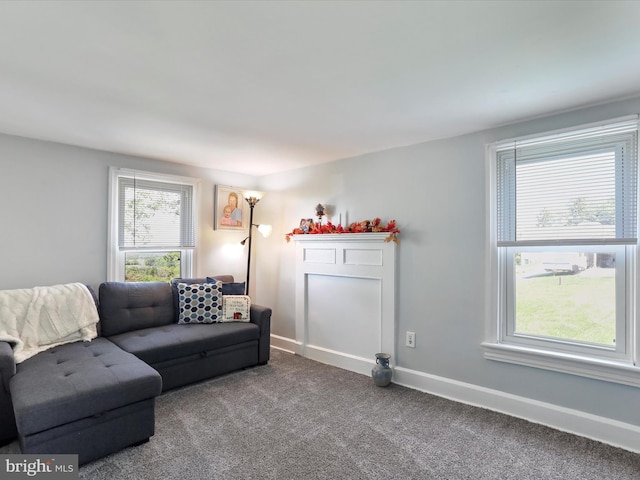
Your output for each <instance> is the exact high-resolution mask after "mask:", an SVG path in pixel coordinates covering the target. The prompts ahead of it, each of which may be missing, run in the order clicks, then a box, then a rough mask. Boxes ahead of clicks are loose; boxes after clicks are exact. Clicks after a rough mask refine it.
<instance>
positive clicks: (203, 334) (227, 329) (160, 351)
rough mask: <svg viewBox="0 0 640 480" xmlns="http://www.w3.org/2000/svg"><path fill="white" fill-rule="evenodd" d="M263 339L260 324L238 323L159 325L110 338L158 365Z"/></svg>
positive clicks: (148, 361)
mask: <svg viewBox="0 0 640 480" xmlns="http://www.w3.org/2000/svg"><path fill="white" fill-rule="evenodd" d="M259 338H260V328H259V327H258V325H256V324H254V323H239V322H238V323H215V324H203V325H198V324H193V325H178V324H173V325H165V326H164V327H159V328H147V329H142V330H137V331H134V332H127V333H121V334H119V335H114V336H112V337H110V338H109V340H111V341H112V342H113V343H115V344H116V345H118V346H119V347H121V348H122V349H123V350H126V351H127V352H131V353H133V354H134V355H136V356H137V357H138V358H140V359H141V360H144V361H145V362H147V363H149V364H150V365H154V364H157V363H160V362H164V361H167V360H172V359H175V358H181V357H188V356H190V355H194V354H201V353H204V352H210V351H212V350H217V349H220V348H224V347H228V346H234V345H239V344H242V343H244V342H250V341H255V342H257V341H258V339H259Z"/></svg>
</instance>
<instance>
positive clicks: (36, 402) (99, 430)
mask: <svg viewBox="0 0 640 480" xmlns="http://www.w3.org/2000/svg"><path fill="white" fill-rule="evenodd" d="M10 390H11V397H12V400H13V408H14V412H15V420H16V425H17V430H18V439H19V442H20V448H21V450H22V453H26V454H28V453H38V454H43V453H52V454H54V453H56V454H60V453H73V454H78V462H79V464H84V463H87V462H89V461H91V460H95V459H97V458H100V457H102V456H105V455H107V454H109V453H112V452H115V451H118V450H120V449H122V448H125V447H128V446H131V445H136V444H140V443H143V442H145V441H147V440H148V439H149V437H151V436H152V435H153V434H154V405H155V397H156V396H158V395H159V394H160V392H161V390H162V380H161V378H160V375H159V374H158V372H156V371H155V370H154V369H153V368H151V367H150V366H149V365H147V364H146V363H144V362H143V361H141V360H140V359H138V358H136V357H135V356H134V355H132V354H130V353H127V352H125V351H123V350H122V349H120V348H118V347H117V346H116V345H114V344H113V343H112V342H110V341H108V340H106V339H105V338H100V337H98V338H96V339H94V340H93V341H91V342H75V343H69V344H66V345H60V346H57V347H54V348H51V349H49V350H46V351H44V352H41V353H39V354H38V355H36V356H34V357H31V358H29V359H27V360H25V361H24V362H22V363H20V364H18V365H17V372H16V375H14V376H13V377H12V378H11V381H10Z"/></svg>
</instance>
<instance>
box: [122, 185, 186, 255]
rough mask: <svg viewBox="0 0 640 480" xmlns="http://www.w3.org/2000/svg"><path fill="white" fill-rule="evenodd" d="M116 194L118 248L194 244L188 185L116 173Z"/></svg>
mask: <svg viewBox="0 0 640 480" xmlns="http://www.w3.org/2000/svg"><path fill="white" fill-rule="evenodd" d="M118 197H119V201H118V206H119V215H118V246H119V248H120V249H121V250H126V249H146V248H148V249H167V248H194V247H195V235H194V226H193V215H192V209H193V187H192V185H185V184H178V183H165V182H158V181H153V180H145V179H139V178H135V177H119V179H118Z"/></svg>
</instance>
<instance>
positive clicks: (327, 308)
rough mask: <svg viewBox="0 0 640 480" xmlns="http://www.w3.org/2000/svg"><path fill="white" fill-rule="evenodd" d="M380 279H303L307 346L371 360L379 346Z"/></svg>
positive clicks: (335, 277) (337, 277) (336, 277)
mask: <svg viewBox="0 0 640 480" xmlns="http://www.w3.org/2000/svg"><path fill="white" fill-rule="evenodd" d="M380 291H381V285H380V279H371V278H357V277H341V276H331V275H308V276H307V298H308V300H307V343H308V344H309V345H312V346H314V347H320V348H323V349H328V350H332V351H335V352H340V353H346V354H349V355H355V356H358V357H363V358H374V355H375V353H377V352H379V351H380V345H381V318H382V310H381V302H380V300H381V296H380Z"/></svg>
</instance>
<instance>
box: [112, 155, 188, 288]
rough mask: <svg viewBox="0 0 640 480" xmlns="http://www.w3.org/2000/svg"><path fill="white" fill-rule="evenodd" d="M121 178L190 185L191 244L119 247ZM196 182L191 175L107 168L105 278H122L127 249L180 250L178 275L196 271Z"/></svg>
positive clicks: (151, 250)
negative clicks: (107, 198) (189, 245)
mask: <svg viewBox="0 0 640 480" xmlns="http://www.w3.org/2000/svg"><path fill="white" fill-rule="evenodd" d="M120 178H136V179H140V180H145V181H150V182H158V183H173V184H179V185H189V186H191V188H192V198H191V216H192V218H191V222H192V224H193V232H194V233H193V234H194V244H195V245H194V247H189V248H187V247H159V248H155V247H140V248H132V247H127V248H120V246H119V243H120V240H119V215H120V212H121V209H120V204H119V191H118V189H119V180H120ZM199 183H200V182H199V181H198V180H197V179H194V178H189V177H181V176H176V175H168V174H160V173H154V172H146V171H140V170H131V169H124V168H118V167H110V168H109V200H108V201H109V204H108V209H109V211H108V215H109V223H108V233H107V235H108V245H107V281H110V282H124V281H125V254H126V253H128V252H144V253H159V254H162V253H166V252H180V276H181V277H183V278H191V277H193V276H194V272H195V260H196V247H197V244H198V222H197V220H198V205H199Z"/></svg>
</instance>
